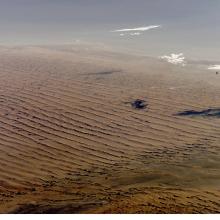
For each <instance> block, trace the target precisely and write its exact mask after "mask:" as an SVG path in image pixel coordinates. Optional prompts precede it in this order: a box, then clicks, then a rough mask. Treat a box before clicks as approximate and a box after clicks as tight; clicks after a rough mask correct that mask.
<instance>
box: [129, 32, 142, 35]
mask: <svg viewBox="0 0 220 220" xmlns="http://www.w3.org/2000/svg"><path fill="white" fill-rule="evenodd" d="M130 35H131V36H138V35H141V33H140V32H135V33H130Z"/></svg>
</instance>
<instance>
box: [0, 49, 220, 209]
mask: <svg viewBox="0 0 220 220" xmlns="http://www.w3.org/2000/svg"><path fill="white" fill-rule="evenodd" d="M0 79H1V80H0V200H1V202H0V212H1V213H219V212H220V202H219V201H220V199H219V198H220V123H219V122H220V118H219V117H203V115H202V114H200V115H198V114H197V115H196V117H195V116H194V115H193V114H178V113H180V112H204V111H206V110H207V109H219V108H220V99H219V97H220V89H219V88H220V78H219V75H216V74H215V73H214V72H212V71H211V72H210V71H209V70H207V69H205V68H204V69H203V68H201V66H200V65H197V64H196V63H194V64H190V65H188V66H185V67H182V66H176V65H172V64H169V63H166V62H164V61H162V60H159V59H154V58H150V57H144V56H142V57H141V56H137V55H129V54H123V53H117V52H114V51H110V50H108V49H106V48H103V49H101V48H92V47H89V46H87V47H85V46H82V45H78V46H77V45H72V46H71V45H66V46H50V47H46V46H44V47H43V46H42V47H40V46H39V47H14V48H13V47H10V48H7V47H1V48H0ZM138 99H140V100H143V101H144V103H146V108H134V105H132V103H134V101H135V100H138ZM215 116H216V115H215Z"/></svg>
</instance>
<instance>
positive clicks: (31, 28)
mask: <svg viewBox="0 0 220 220" xmlns="http://www.w3.org/2000/svg"><path fill="white" fill-rule="evenodd" d="M152 25H153V26H154V25H156V26H157V25H158V26H160V27H159V28H154V29H150V30H147V31H144V32H141V34H134V35H130V34H125V35H123V34H119V33H117V32H113V31H114V30H120V29H133V28H137V27H146V26H152ZM135 33H139V32H135ZM219 39H220V0H210V1H208V0H120V1H119V0H0V44H1V45H14V44H66V43H70V44H71V43H72V42H74V41H75V40H80V41H86V42H93V43H103V44H107V45H112V46H113V47H115V48H124V49H127V50H131V51H138V52H141V53H143V54H146V55H150V56H151V55H152V56H162V55H165V54H170V53H184V54H185V55H186V56H188V57H190V58H193V59H204V60H211V59H214V60H220V40H219Z"/></svg>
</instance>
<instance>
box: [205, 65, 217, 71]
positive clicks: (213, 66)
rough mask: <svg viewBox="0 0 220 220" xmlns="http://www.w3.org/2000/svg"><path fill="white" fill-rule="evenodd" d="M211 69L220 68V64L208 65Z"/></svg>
mask: <svg viewBox="0 0 220 220" xmlns="http://www.w3.org/2000/svg"><path fill="white" fill-rule="evenodd" d="M208 69H209V70H220V65H212V66H209V67H208Z"/></svg>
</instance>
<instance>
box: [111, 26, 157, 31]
mask: <svg viewBox="0 0 220 220" xmlns="http://www.w3.org/2000/svg"><path fill="white" fill-rule="evenodd" d="M159 27H161V25H150V26H147V27H137V28H127V29H119V30H114V31H112V32H132V31H148V30H151V29H155V28H159Z"/></svg>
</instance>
